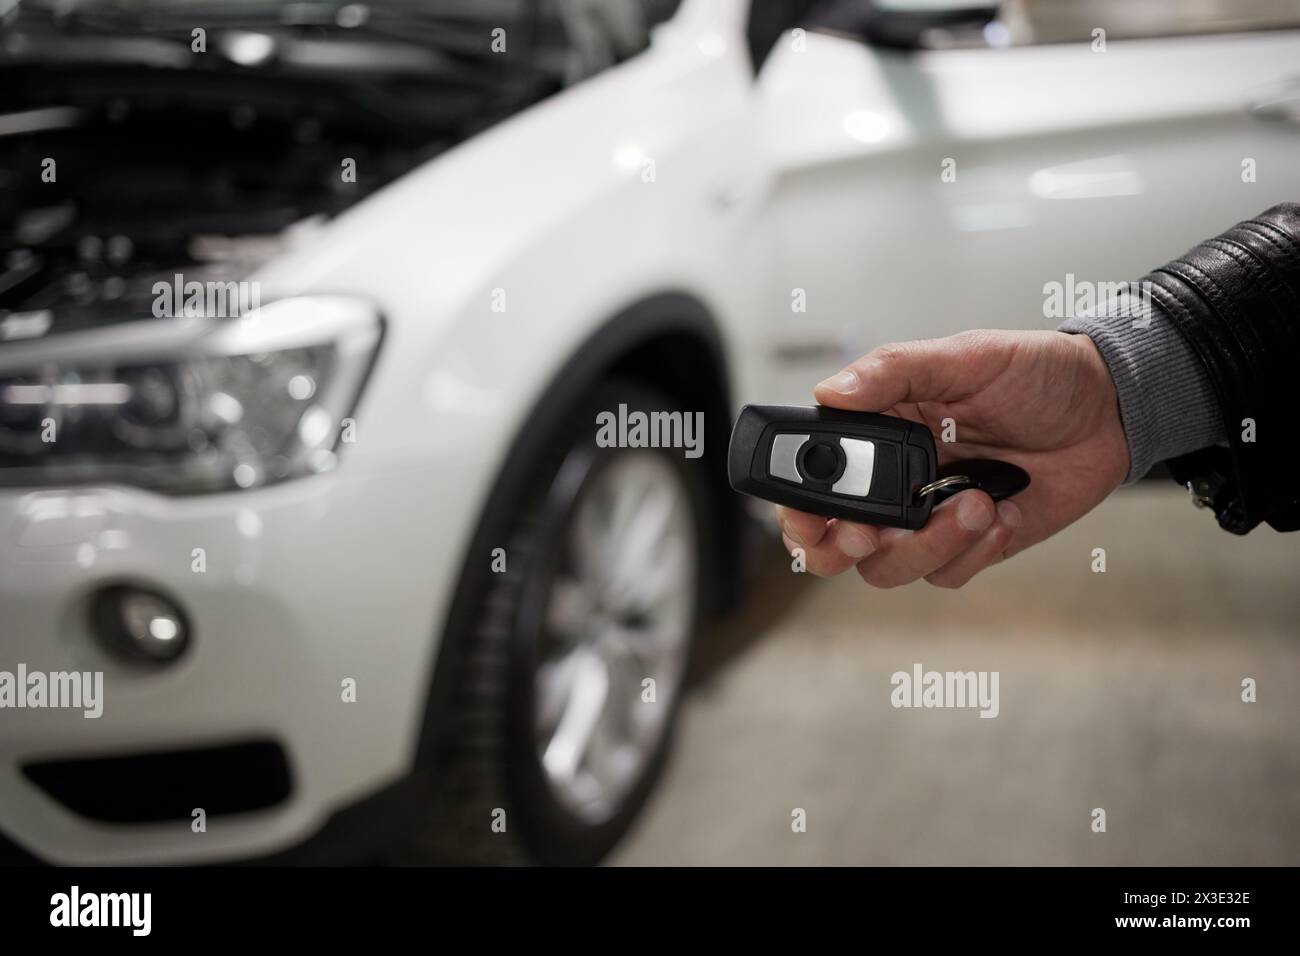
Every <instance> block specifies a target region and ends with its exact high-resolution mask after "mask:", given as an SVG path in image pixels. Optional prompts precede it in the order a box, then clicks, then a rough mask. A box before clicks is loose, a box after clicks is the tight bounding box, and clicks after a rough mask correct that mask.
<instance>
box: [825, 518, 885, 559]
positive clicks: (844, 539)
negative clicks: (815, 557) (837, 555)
mask: <svg viewBox="0 0 1300 956" xmlns="http://www.w3.org/2000/svg"><path fill="white" fill-rule="evenodd" d="M835 543H836V544H838V545H839V547H840V550H841V551H843V552H844V553H845V554H847V555H848V556H849V557H850V558H853V559H855V560H857V561H861V560H862V559H863V558H865V557H866V556H867V555H869V554H871V552H872V551H875V550H876V543H875V542H874V541H872V540H871V537H870V536H869V535H868V534H867V533H866V532H865V531H861V530H859V529H858V528H854V527H853V526H852V525H846V524H842V525H840V526H839V527H838V528H837V529H836V531H835Z"/></svg>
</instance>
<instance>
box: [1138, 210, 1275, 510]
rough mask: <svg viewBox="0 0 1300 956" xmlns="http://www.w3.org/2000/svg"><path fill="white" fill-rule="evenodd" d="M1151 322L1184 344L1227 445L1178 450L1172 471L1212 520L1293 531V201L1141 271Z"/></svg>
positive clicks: (1171, 466) (1171, 463)
mask: <svg viewBox="0 0 1300 956" xmlns="http://www.w3.org/2000/svg"><path fill="white" fill-rule="evenodd" d="M1142 281H1143V282H1144V283H1150V295H1151V300H1152V303H1153V306H1154V309H1155V310H1156V314H1157V320H1159V319H1160V318H1163V319H1165V320H1167V321H1168V322H1170V323H1171V324H1172V326H1173V328H1174V329H1176V330H1177V331H1178V333H1179V334H1180V335H1181V336H1182V337H1183V338H1184V340H1185V341H1186V342H1187V344H1188V345H1190V346H1191V349H1192V351H1193V352H1194V353H1195V355H1196V357H1197V359H1198V360H1199V361H1200V363H1201V365H1202V367H1203V369H1204V371H1205V373H1206V375H1207V376H1208V378H1209V382H1210V385H1211V386H1212V388H1213V390H1214V395H1215V399H1216V401H1217V404H1218V411H1219V414H1220V416H1221V417H1222V422H1223V429H1224V432H1223V433H1224V434H1225V435H1226V437H1227V446H1226V447H1223V446H1214V447H1209V448H1203V449H1199V450H1196V451H1192V452H1191V453H1189V454H1183V455H1180V456H1179V457H1176V458H1173V459H1171V460H1170V461H1169V463H1168V464H1169V468H1170V471H1171V472H1172V473H1173V476H1174V478H1175V479H1176V480H1177V481H1179V482H1180V483H1183V484H1186V485H1187V486H1188V487H1189V489H1190V490H1191V492H1192V494H1193V496H1194V499H1195V500H1196V501H1197V503H1198V504H1202V505H1205V506H1208V507H1211V508H1213V509H1214V513H1215V515H1216V516H1217V517H1218V520H1219V524H1220V525H1221V526H1222V527H1223V528H1225V529H1226V530H1228V531H1231V532H1234V533H1236V534H1245V533H1246V532H1248V531H1250V530H1251V529H1252V528H1254V527H1255V526H1256V525H1258V524H1259V523H1260V522H1267V523H1268V524H1270V525H1271V526H1272V527H1274V528H1276V529H1277V530H1279V531H1294V530H1296V528H1297V527H1300V473H1297V471H1296V469H1295V467H1294V463H1295V461H1296V459H1297V455H1296V445H1297V440H1298V439H1300V428H1297V426H1296V414H1295V408H1294V403H1295V401H1296V398H1295V396H1296V394H1297V393H1296V392H1293V391H1292V388H1294V387H1296V386H1300V369H1298V368H1297V359H1298V358H1300V203H1283V204H1281V205H1278V206H1274V207H1273V208H1271V209H1269V210H1267V211H1265V212H1263V213H1261V214H1260V215H1258V216H1256V217H1255V218H1253V219H1248V220H1246V221H1245V222H1241V223H1238V224H1237V225H1235V226H1233V227H1232V228H1231V229H1229V230H1228V231H1227V232H1224V233H1222V234H1220V235H1218V236H1216V237H1215V238H1213V239H1208V240H1206V241H1205V242H1202V243H1201V244H1200V245H1198V246H1196V247H1195V248H1194V249H1192V250H1191V251H1190V252H1187V253H1186V254H1184V255H1182V256H1180V257H1179V258H1177V259H1175V260H1173V261H1172V262H1170V263H1168V264H1166V265H1164V266H1161V267H1160V268H1159V269H1156V270H1155V271H1154V272H1151V273H1150V274H1148V275H1147V276H1145V277H1144V278H1143V280H1142Z"/></svg>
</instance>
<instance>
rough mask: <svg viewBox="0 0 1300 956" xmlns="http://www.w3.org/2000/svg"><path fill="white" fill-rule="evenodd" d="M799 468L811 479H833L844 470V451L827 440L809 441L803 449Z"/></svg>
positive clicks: (829, 480)
mask: <svg viewBox="0 0 1300 956" xmlns="http://www.w3.org/2000/svg"><path fill="white" fill-rule="evenodd" d="M799 470H800V471H801V472H803V475H804V477H805V478H810V479H812V480H813V481H828V482H831V481H834V480H835V479H836V478H837V477H839V473H840V472H841V471H843V470H844V453H843V452H842V451H841V450H840V449H839V447H838V446H837V445H832V444H831V443H830V442H828V441H825V440H818V441H815V442H811V443H809V444H808V445H807V446H806V447H805V448H804V449H803V456H802V459H801V460H800V462H799Z"/></svg>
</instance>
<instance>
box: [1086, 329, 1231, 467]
mask: <svg viewBox="0 0 1300 956" xmlns="http://www.w3.org/2000/svg"><path fill="white" fill-rule="evenodd" d="M1117 311H1118V312H1123V310H1122V309H1114V308H1112V309H1110V310H1107V311H1103V312H1102V313H1101V314H1099V315H1087V316H1081V317H1076V318H1072V319H1067V320H1066V321H1065V322H1064V323H1062V324H1061V326H1060V330H1061V331H1062V332H1071V333H1082V334H1084V335H1086V336H1088V337H1089V338H1090V339H1092V341H1093V343H1094V344H1095V345H1096V346H1097V351H1099V352H1100V353H1101V357H1102V358H1103V359H1104V360H1105V362H1106V366H1107V368H1109V369H1110V377H1111V378H1112V379H1113V380H1114V382H1115V390H1116V391H1117V392H1118V393H1119V414H1120V420H1121V422H1122V424H1123V426H1124V434H1125V436H1126V437H1127V438H1128V450H1129V457H1130V461H1131V462H1132V464H1131V465H1130V467H1129V473H1128V477H1127V478H1126V479H1125V481H1126V483H1129V482H1134V481H1137V480H1138V479H1139V478H1141V477H1142V476H1143V475H1145V474H1146V473H1147V472H1148V471H1149V470H1150V469H1151V466H1152V465H1154V464H1156V462H1161V461H1165V460H1166V459H1169V458H1176V457H1178V456H1179V455H1185V454H1187V453H1188V452H1193V451H1197V450H1198V449H1201V448H1207V447H1209V446H1210V445H1216V444H1219V443H1221V442H1223V441H1224V440H1225V433H1224V430H1223V418H1222V416H1221V415H1220V413H1219V402H1218V399H1217V398H1216V396H1215V394H1214V389H1213V387H1212V386H1211V385H1210V379H1209V376H1207V375H1206V373H1205V368H1204V367H1203V366H1202V365H1201V361H1200V358H1199V357H1198V356H1197V355H1196V353H1195V352H1194V351H1192V348H1191V346H1190V345H1188V344H1187V342H1186V340H1184V339H1183V337H1182V335H1181V334H1180V333H1179V332H1178V330H1177V329H1175V328H1174V327H1173V323H1172V322H1170V321H1169V319H1168V318H1166V317H1165V316H1164V315H1162V314H1161V313H1160V310H1159V309H1155V310H1153V312H1152V314H1151V315H1150V316H1149V319H1143V320H1142V321H1137V322H1135V320H1134V317H1133V315H1132V314H1119V315H1116V314H1113V313H1115V312H1117ZM1108 312H1109V313H1111V314H1108Z"/></svg>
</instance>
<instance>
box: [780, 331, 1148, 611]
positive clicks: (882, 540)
mask: <svg viewBox="0 0 1300 956" xmlns="http://www.w3.org/2000/svg"><path fill="white" fill-rule="evenodd" d="M814 394H815V395H816V398H817V401H819V402H820V403H821V404H823V405H829V406H831V407H833V408H843V409H849V410H851V411H866V412H884V413H885V414H889V415H898V416H901V417H903V418H909V419H911V420H912V421H915V422H920V423H922V424H924V425H925V426H927V427H928V428H929V429H930V430H931V431H932V432H934V433H935V434H936V436H938V435H939V434H940V432H941V431H942V427H943V426H942V422H943V420H944V419H946V418H951V419H952V420H953V422H954V423H955V427H956V437H957V441H956V442H955V443H946V442H937V443H936V444H937V447H938V452H939V463H940V465H942V464H944V463H945V462H947V461H951V460H955V459H960V458H1000V459H1002V460H1003V461H1009V462H1011V463H1012V464H1015V465H1019V466H1020V467H1021V468H1023V469H1025V471H1027V472H1029V475H1030V478H1031V483H1030V485H1029V487H1028V488H1027V489H1026V490H1025V491H1023V492H1021V493H1020V494H1019V495H1017V496H1016V497H1015V498H1014V499H1010V498H1008V499H1006V500H1003V501H1000V502H998V503H997V504H996V506H995V505H994V503H993V500H992V499H991V498H990V497H989V496H988V495H987V494H985V493H984V492H982V491H977V490H969V491H963V492H961V493H960V494H957V495H954V496H953V497H952V498H950V499H949V500H947V501H945V502H944V503H943V504H941V505H939V506H938V507H936V508H935V509H934V511H932V512H931V514H930V520H929V521H928V522H927V523H926V525H925V527H924V528H922V529H920V530H919V531H905V530H903V529H899V528H877V527H874V526H871V525H864V524H857V523H854V522H849V521H841V520H839V519H830V520H827V519H826V518H822V517H820V516H818V515H811V514H807V513H805V512H801V511H796V510H794V509H792V508H784V507H780V506H778V507H777V519H778V521H779V522H780V524H781V531H782V537H783V540H784V541H785V544H786V547H787V549H789V550H793V549H794V548H796V547H799V548H803V550H804V553H805V555H806V561H807V567H808V570H809V571H812V572H813V573H814V574H817V575H821V576H830V575H835V574H839V573H841V572H843V571H846V570H847V569H849V568H850V567H855V566H856V568H857V570H858V573H859V574H860V575H861V576H862V579H863V580H864V581H866V582H867V583H868V584H871V585H874V586H876V587H886V588H887V587H895V586H897V585H900V584H907V583H909V582H911V581H915V580H916V579H918V578H925V579H926V580H927V581H929V582H930V583H931V584H935V585H938V586H939V587H961V586H962V585H963V584H965V583H966V582H967V581H969V580H970V579H971V578H972V577H974V576H975V575H976V574H978V573H979V572H980V571H982V570H984V569H985V568H986V567H989V566H990V565H992V564H996V563H997V562H998V561H1001V560H1002V559H1004V558H1008V557H1011V556H1012V555H1014V554H1017V553H1018V552H1020V551H1023V550H1024V549H1025V548H1028V547H1029V546H1031V545H1034V544H1037V543H1038V542H1039V541H1042V540H1043V539H1045V538H1048V537H1051V536H1052V535H1054V534H1055V533H1056V532H1058V531H1060V530H1061V529H1062V528H1064V527H1066V526H1067V525H1069V524H1072V523H1073V522H1075V521H1077V520H1078V519H1079V518H1081V517H1082V516H1083V515H1085V514H1087V513H1088V512H1089V511H1091V510H1092V509H1093V508H1095V507H1096V506H1097V505H1098V504H1099V503H1100V502H1101V501H1102V499H1104V498H1105V497H1106V496H1107V495H1109V494H1110V493H1111V492H1112V491H1114V490H1115V488H1117V487H1118V486H1119V485H1120V483H1121V482H1123V480H1124V478H1125V476H1126V475H1127V474H1128V470H1129V452H1128V442H1127V440H1126V439H1125V436H1124V428H1123V426H1122V424H1121V422H1120V416H1119V403H1118V400H1117V397H1116V393H1115V385H1114V383H1113V382H1112V381H1111V377H1110V372H1109V370H1108V369H1107V368H1106V363H1105V362H1104V361H1103V360H1102V357H1101V354H1100V353H1099V352H1098V351H1097V348H1096V346H1095V345H1093V343H1092V340H1091V339H1089V338H1088V337H1087V336H1085V335H1069V334H1066V333H1064V332H1003V331H978V332H963V333H961V334H960V335H953V336H949V337H947V338H942V339H927V340H923V341H916V342H904V343H900V344H895V345H885V346H881V347H880V348H878V349H875V350H874V351H872V352H871V353H869V354H867V355H865V356H863V357H862V358H860V359H858V360H857V361H856V362H854V363H853V364H852V365H850V366H848V368H846V369H845V370H844V371H842V372H840V373H839V374H837V375H834V376H832V377H831V378H829V379H827V380H826V381H824V382H821V383H820V384H818V385H817V387H816V389H815V392H814Z"/></svg>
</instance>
